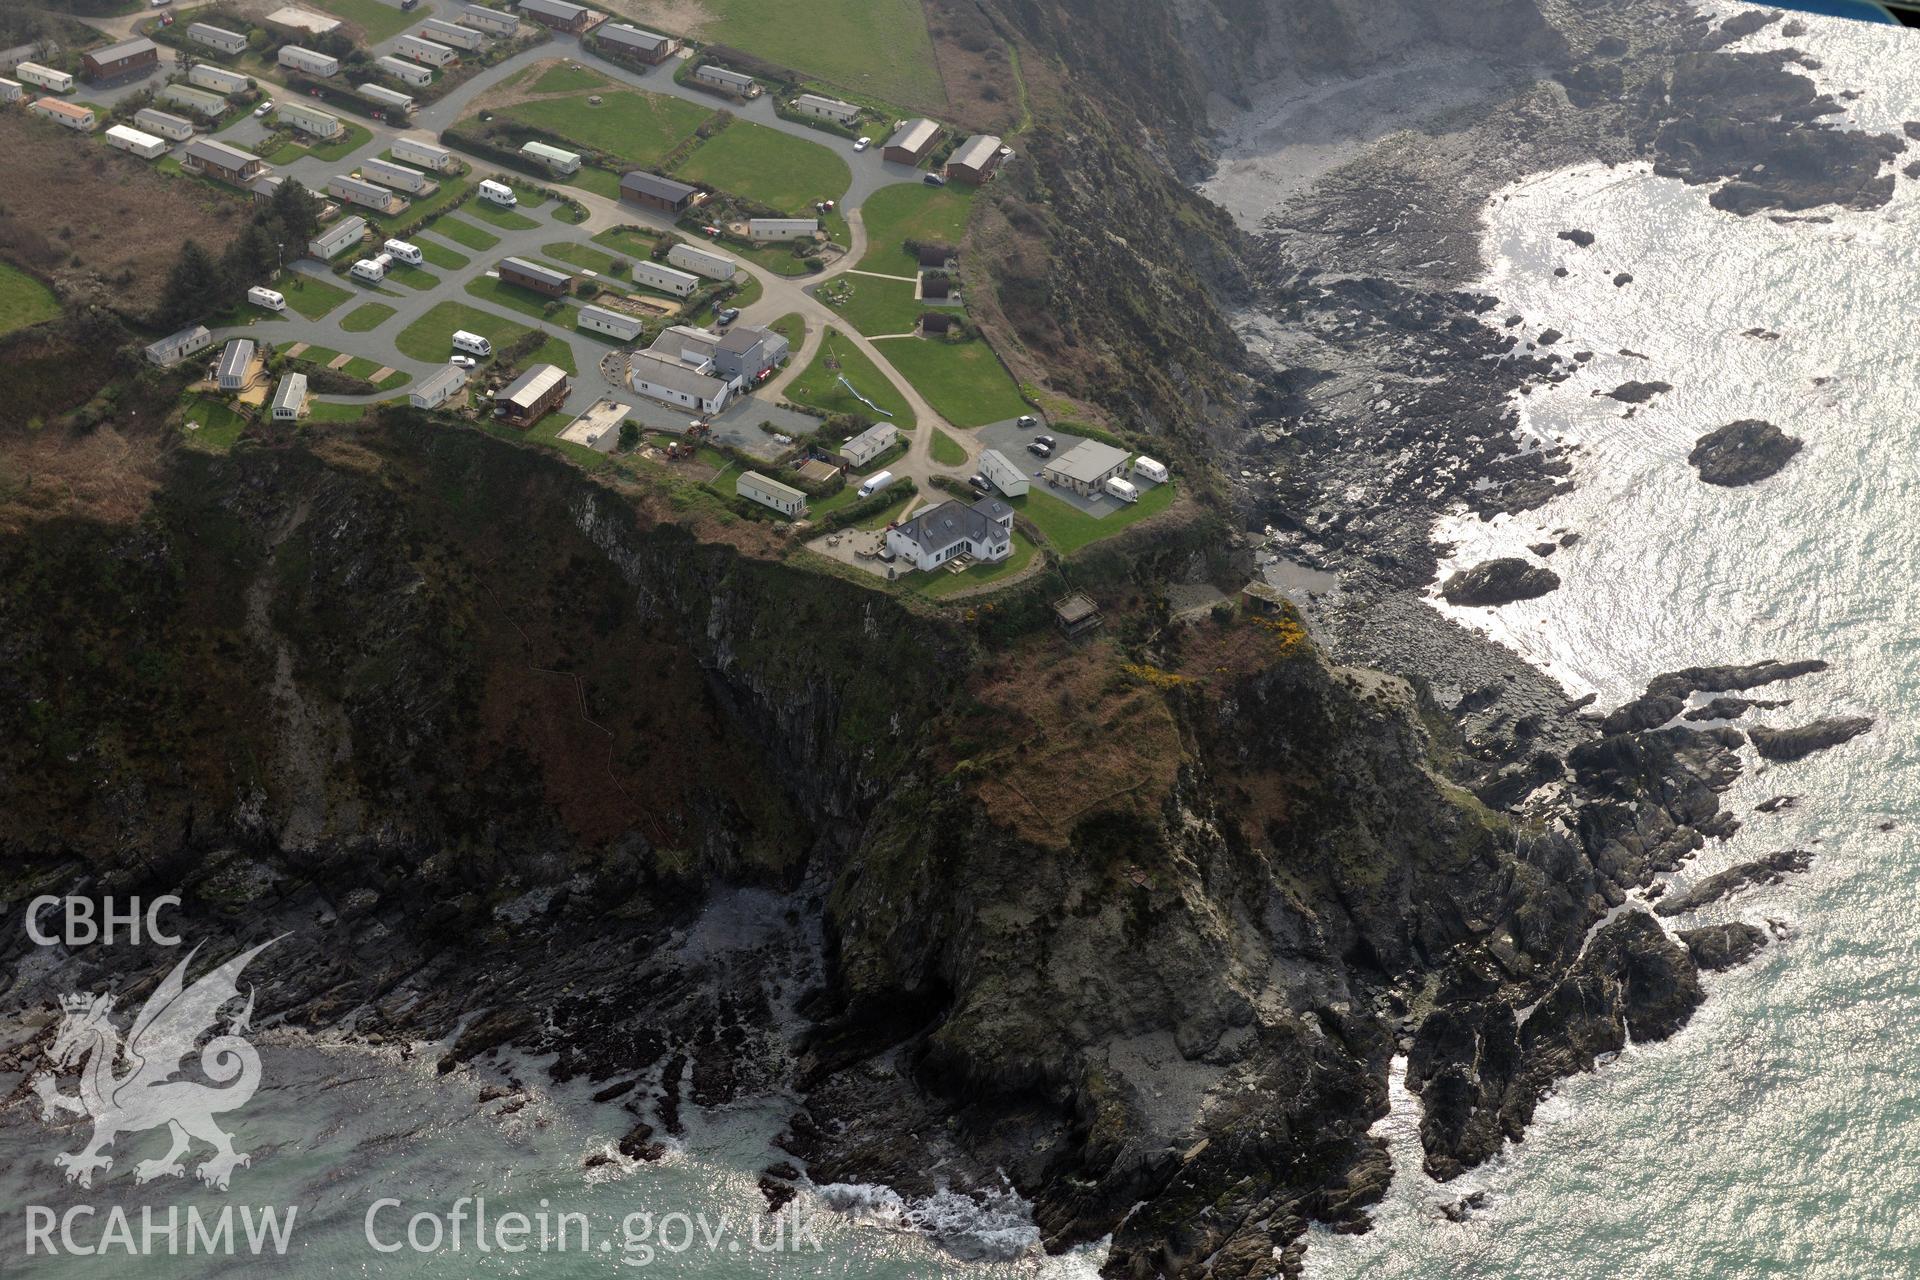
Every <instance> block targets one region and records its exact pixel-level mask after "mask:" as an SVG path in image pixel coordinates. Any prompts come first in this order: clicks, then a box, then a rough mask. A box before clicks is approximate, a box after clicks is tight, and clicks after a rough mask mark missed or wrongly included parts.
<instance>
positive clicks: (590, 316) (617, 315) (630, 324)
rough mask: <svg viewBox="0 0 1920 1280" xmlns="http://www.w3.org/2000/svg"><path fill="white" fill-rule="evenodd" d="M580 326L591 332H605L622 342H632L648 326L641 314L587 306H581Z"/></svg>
mask: <svg viewBox="0 0 1920 1280" xmlns="http://www.w3.org/2000/svg"><path fill="white" fill-rule="evenodd" d="M580 327H581V328H582V329H585V330H587V331H589V332H591V333H604V334H606V335H607V336H608V337H612V338H618V339H620V341H622V342H632V341H633V340H634V339H635V338H638V337H639V336H640V331H641V330H642V329H644V328H645V327H646V326H645V325H644V324H643V323H642V322H641V320H640V317H639V316H630V315H627V314H626V313H625V312H622V311H610V310H608V309H607V308H606V307H595V306H585V307H582V308H580Z"/></svg>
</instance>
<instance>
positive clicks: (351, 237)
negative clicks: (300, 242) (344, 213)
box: [307, 214, 367, 261]
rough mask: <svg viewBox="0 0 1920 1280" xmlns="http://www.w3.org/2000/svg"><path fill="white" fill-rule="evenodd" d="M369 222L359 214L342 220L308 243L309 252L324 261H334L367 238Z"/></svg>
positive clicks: (326, 228) (324, 229) (322, 230)
mask: <svg viewBox="0 0 1920 1280" xmlns="http://www.w3.org/2000/svg"><path fill="white" fill-rule="evenodd" d="M366 235H367V220H366V219H365V218H362V217H360V216H358V215H357V214H356V215H355V216H353V217H351V218H342V219H340V221H338V222H336V223H334V224H333V225H332V226H330V227H325V228H322V229H321V231H320V234H319V235H317V236H315V237H314V238H313V239H311V240H309V241H307V252H308V253H310V254H312V255H313V256H314V257H316V258H319V259H321V260H323V261H332V260H333V259H335V258H337V257H339V256H340V255H341V254H343V253H345V252H346V251H347V250H348V249H351V248H353V247H354V246H355V245H357V244H359V243H360V242H361V241H362V240H364V239H365V238H366Z"/></svg>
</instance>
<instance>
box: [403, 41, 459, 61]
mask: <svg viewBox="0 0 1920 1280" xmlns="http://www.w3.org/2000/svg"><path fill="white" fill-rule="evenodd" d="M393 51H394V52H395V53H397V54H399V55H400V56H401V57H403V58H412V59H413V60H414V61H415V62H424V63H426V64H427V65H428V66H430V67H450V66H452V65H453V64H454V63H456V62H458V61H460V51H459V50H458V49H453V48H449V47H448V46H446V45H444V44H441V43H440V42H439V41H438V40H429V39H427V38H426V37H425V36H410V35H403V36H399V37H397V38H396V39H395V40H394V42H393Z"/></svg>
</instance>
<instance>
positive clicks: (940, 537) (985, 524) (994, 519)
mask: <svg viewBox="0 0 1920 1280" xmlns="http://www.w3.org/2000/svg"><path fill="white" fill-rule="evenodd" d="M1012 525H1013V508H1012V507H1010V506H1008V505H1007V504H1006V503H1004V502H1002V501H1000V499H998V498H982V499H980V501H978V502H975V503H973V504H972V505H968V504H967V503H964V502H960V501H958V500H957V499H953V498H949V499H947V500H946V501H945V502H942V503H940V504H938V505H936V506H932V507H929V508H927V509H926V510H925V511H922V512H921V513H920V514H919V515H917V516H915V517H913V518H912V519H911V520H908V521H906V522H905V523H903V524H899V525H895V526H894V527H893V528H892V529H890V530H888V531H887V540H888V541H889V542H892V541H893V540H894V538H895V537H896V536H898V537H900V538H903V539H906V540H907V541H909V542H912V543H913V544H914V546H915V548H916V549H917V550H918V553H919V554H918V556H917V559H918V560H919V561H920V562H921V564H922V566H923V567H924V566H925V565H926V563H928V562H938V561H941V560H945V559H947V558H948V553H949V552H950V551H951V550H952V549H953V548H954V547H956V546H959V545H960V544H962V543H966V544H968V546H969V547H970V548H971V549H972V554H974V555H975V556H977V557H979V558H980V559H983V560H998V559H1003V558H1004V557H1005V556H1006V555H1007V554H1008V553H1009V552H1010V550H1011V547H1010V546H1009V543H1010V540H1011V538H1012V533H1011V529H1012Z"/></svg>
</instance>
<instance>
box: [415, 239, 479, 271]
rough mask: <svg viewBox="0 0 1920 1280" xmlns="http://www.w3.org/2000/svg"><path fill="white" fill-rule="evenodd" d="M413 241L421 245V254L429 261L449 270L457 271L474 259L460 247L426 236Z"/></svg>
mask: <svg viewBox="0 0 1920 1280" xmlns="http://www.w3.org/2000/svg"><path fill="white" fill-rule="evenodd" d="M413 243H414V244H417V245H419V246H420V255H421V256H422V257H424V258H425V259H426V260H427V261H428V262H431V263H432V264H433V265H434V266H436V267H444V268H445V269H446V270H448V271H457V270H459V269H460V268H461V267H464V266H466V265H467V263H469V262H471V261H472V259H471V258H469V257H467V255H466V254H464V253H461V252H460V251H459V250H458V249H453V248H449V247H448V246H447V245H445V244H442V243H441V242H440V241H438V240H429V239H427V237H425V236H420V237H418V238H416V239H415V240H414V241H413Z"/></svg>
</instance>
